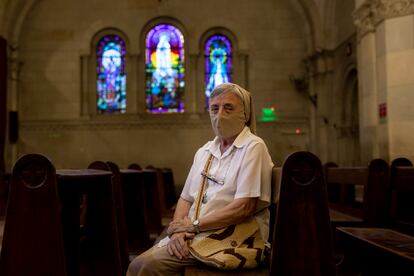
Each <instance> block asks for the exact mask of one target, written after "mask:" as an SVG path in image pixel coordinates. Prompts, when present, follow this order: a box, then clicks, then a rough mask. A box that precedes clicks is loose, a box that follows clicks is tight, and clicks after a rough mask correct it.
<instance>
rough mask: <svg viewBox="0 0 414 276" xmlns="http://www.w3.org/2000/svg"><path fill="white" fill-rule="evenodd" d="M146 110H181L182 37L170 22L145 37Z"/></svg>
mask: <svg viewBox="0 0 414 276" xmlns="http://www.w3.org/2000/svg"><path fill="white" fill-rule="evenodd" d="M145 42H146V54H145V71H146V73H145V81H146V89H145V94H146V109H147V111H148V112H151V113H177V112H184V86H185V83H184V37H183V35H182V34H181V32H180V30H178V29H177V28H176V27H174V26H172V25H169V24H160V25H157V26H155V27H154V28H152V29H151V30H150V31H149V32H148V34H147V37H146V41H145Z"/></svg>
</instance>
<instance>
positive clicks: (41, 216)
mask: <svg viewBox="0 0 414 276" xmlns="http://www.w3.org/2000/svg"><path fill="white" fill-rule="evenodd" d="M60 208H61V206H60V203H59V197H58V191H57V180H56V170H55V167H54V166H53V164H52V163H51V162H50V160H49V159H47V158H46V157H44V156H42V155H39V154H28V155H25V156H23V157H21V158H20V159H19V160H18V161H17V162H16V164H15V166H14V168H13V172H12V179H11V185H10V193H9V201H8V207H7V213H6V222H5V227H4V236H3V245H2V250H1V257H0V275H9V276H13V275H36V276H41V275H55V276H65V275H66V269H65V253H64V243H63V232H62V224H61V223H62V222H61V214H60Z"/></svg>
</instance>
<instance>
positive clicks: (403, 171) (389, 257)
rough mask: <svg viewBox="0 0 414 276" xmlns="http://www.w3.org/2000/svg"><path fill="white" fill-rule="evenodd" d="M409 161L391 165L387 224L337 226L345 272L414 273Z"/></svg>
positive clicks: (413, 189)
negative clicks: (341, 244) (370, 226)
mask: <svg viewBox="0 0 414 276" xmlns="http://www.w3.org/2000/svg"><path fill="white" fill-rule="evenodd" d="M407 161H408V160H407V159H405V160H404V159H402V158H400V159H397V160H394V162H393V163H392V165H391V169H390V186H391V187H390V189H391V193H389V195H390V196H389V200H390V208H389V212H387V215H388V216H387V219H386V224H384V225H382V227H381V228H374V227H372V228H368V227H364V228H356V227H338V228H337V230H338V234H339V235H340V236H341V240H342V241H343V246H344V249H345V258H344V264H343V270H344V271H346V272H349V271H351V272H352V271H354V272H358V273H361V272H362V273H363V275H414V201H413V198H414V167H412V164H411V162H409V161H408V162H407ZM400 165H404V166H400Z"/></svg>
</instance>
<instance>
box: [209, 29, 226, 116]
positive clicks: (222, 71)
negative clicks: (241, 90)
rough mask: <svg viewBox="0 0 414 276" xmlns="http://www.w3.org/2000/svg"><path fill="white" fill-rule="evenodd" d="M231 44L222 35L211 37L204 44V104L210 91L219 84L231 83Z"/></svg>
mask: <svg viewBox="0 0 414 276" xmlns="http://www.w3.org/2000/svg"><path fill="white" fill-rule="evenodd" d="M231 51H232V48H231V43H230V41H229V39H228V38H227V37H225V36H224V35H213V36H211V37H210V38H209V39H207V41H206V44H205V64H206V78H205V83H206V88H205V94H206V104H207V108H208V103H209V99H210V94H211V91H213V89H214V87H216V86H217V85H219V84H222V83H226V82H230V81H231V68H232V64H231V63H232V59H231Z"/></svg>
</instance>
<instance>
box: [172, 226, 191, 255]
mask: <svg viewBox="0 0 414 276" xmlns="http://www.w3.org/2000/svg"><path fill="white" fill-rule="evenodd" d="M193 238H194V233H186V232H180V233H174V234H172V236H171V237H170V241H169V242H168V244H167V251H168V253H169V254H170V255H171V256H176V257H177V258H178V259H180V260H182V259H183V258H184V259H187V258H188V255H189V254H190V251H189V248H188V245H187V240H191V239H193Z"/></svg>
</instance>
